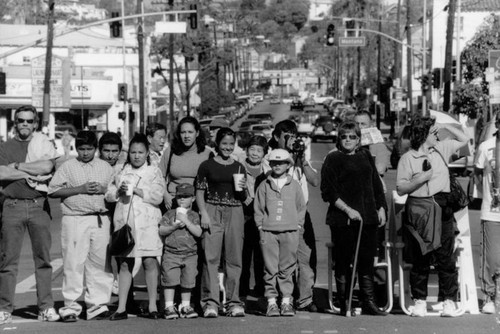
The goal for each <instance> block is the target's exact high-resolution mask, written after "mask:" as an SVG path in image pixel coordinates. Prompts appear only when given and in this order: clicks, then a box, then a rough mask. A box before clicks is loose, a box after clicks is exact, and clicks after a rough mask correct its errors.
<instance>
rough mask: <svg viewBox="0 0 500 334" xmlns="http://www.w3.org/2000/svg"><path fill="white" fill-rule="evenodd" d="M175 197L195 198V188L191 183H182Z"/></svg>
mask: <svg viewBox="0 0 500 334" xmlns="http://www.w3.org/2000/svg"><path fill="white" fill-rule="evenodd" d="M175 196H194V187H193V185H191V184H189V183H181V184H179V185H178V186H177V188H176V192H175Z"/></svg>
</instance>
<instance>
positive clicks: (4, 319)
mask: <svg viewBox="0 0 500 334" xmlns="http://www.w3.org/2000/svg"><path fill="white" fill-rule="evenodd" d="M11 322H12V314H10V313H9V312H0V325H5V324H10V323H11Z"/></svg>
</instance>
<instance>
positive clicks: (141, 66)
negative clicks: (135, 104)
mask: <svg viewBox="0 0 500 334" xmlns="http://www.w3.org/2000/svg"><path fill="white" fill-rule="evenodd" d="M142 1H143V0H137V9H136V12H137V14H143V12H144V11H143V4H142ZM143 22H144V20H143V18H142V16H141V17H139V18H138V19H137V46H138V51H137V52H138V53H139V132H140V133H144V129H145V124H144V123H145V122H144V120H145V115H146V113H145V111H144V100H145V99H144V91H145V90H144V30H143V27H142V25H143Z"/></svg>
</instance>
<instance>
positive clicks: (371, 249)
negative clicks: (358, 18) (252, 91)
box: [321, 121, 387, 315]
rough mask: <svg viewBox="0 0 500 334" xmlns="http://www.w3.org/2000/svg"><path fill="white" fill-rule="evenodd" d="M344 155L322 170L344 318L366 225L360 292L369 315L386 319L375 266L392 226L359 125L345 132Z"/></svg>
mask: <svg viewBox="0 0 500 334" xmlns="http://www.w3.org/2000/svg"><path fill="white" fill-rule="evenodd" d="M338 131H339V132H338V133H339V135H338V139H337V148H338V151H334V152H331V153H330V154H328V156H327V157H326V159H325V162H324V164H323V168H322V169H321V195H322V197H323V200H324V201H325V202H328V203H329V204H330V206H329V208H328V213H327V216H326V223H327V224H328V225H330V229H331V233H332V241H333V243H334V245H335V280H336V286H337V295H338V299H339V301H340V309H341V313H342V314H343V315H345V314H346V313H347V312H351V314H352V315H354V313H353V312H352V310H347V305H346V299H347V297H348V289H346V286H348V284H349V282H350V275H351V274H354V273H351V269H350V265H351V263H352V261H353V258H354V252H355V247H356V242H357V235H358V232H359V228H360V223H361V222H362V224H363V228H362V234H361V241H360V249H359V258H358V266H357V271H358V277H359V286H360V290H361V293H362V301H363V304H362V310H363V313H364V314H369V315H386V313H385V312H382V311H380V310H379V308H378V307H377V306H376V304H375V302H374V296H373V295H374V291H373V271H374V269H373V260H374V257H375V254H376V248H377V237H376V236H377V227H378V226H383V225H384V224H385V221H386V215H385V212H386V211H385V210H386V206H387V205H386V202H385V197H384V192H383V188H382V183H381V182H380V178H379V176H378V173H377V169H376V167H375V162H374V160H373V157H372V156H371V154H370V152H369V151H367V150H366V149H362V148H360V141H361V139H360V138H361V130H360V129H359V127H358V125H357V124H356V123H355V122H354V121H346V122H344V123H342V124H341V125H340V127H339V130H338Z"/></svg>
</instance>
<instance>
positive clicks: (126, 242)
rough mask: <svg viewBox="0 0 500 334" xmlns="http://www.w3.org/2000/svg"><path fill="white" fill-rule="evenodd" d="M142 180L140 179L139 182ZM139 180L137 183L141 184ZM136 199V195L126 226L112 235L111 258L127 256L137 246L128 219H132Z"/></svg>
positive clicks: (130, 207) (131, 198)
mask: <svg viewBox="0 0 500 334" xmlns="http://www.w3.org/2000/svg"><path fill="white" fill-rule="evenodd" d="M140 179H141V178H140V177H139V180H140ZM139 180H138V181H137V182H136V185H135V186H136V187H137V184H139ZM133 199H134V194H132V196H131V197H130V205H129V207H128V213H127V220H126V224H125V225H123V227H122V228H120V229H119V230H116V231H114V232H113V233H112V234H111V242H110V245H109V248H110V253H111V256H122V257H123V256H127V255H128V254H129V253H130V252H131V251H132V249H134V246H135V240H134V235H133V234H132V228H131V227H130V225H129V224H128V219H129V217H130V209H132V201H133Z"/></svg>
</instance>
